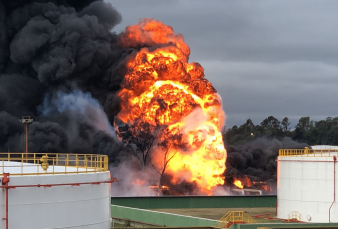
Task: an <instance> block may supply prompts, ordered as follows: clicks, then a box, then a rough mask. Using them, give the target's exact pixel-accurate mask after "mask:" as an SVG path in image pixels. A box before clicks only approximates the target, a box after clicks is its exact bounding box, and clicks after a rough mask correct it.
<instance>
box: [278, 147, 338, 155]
mask: <svg viewBox="0 0 338 229" xmlns="http://www.w3.org/2000/svg"><path fill="white" fill-rule="evenodd" d="M337 154H338V150H337V149H309V148H307V147H305V149H280V150H279V156H280V157H291V156H298V157H332V156H337Z"/></svg>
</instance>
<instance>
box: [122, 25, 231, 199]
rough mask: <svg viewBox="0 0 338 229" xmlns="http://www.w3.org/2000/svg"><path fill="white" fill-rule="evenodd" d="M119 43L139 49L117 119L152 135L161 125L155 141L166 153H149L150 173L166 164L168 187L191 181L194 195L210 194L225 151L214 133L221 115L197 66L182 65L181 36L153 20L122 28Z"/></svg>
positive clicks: (217, 132) (218, 134)
mask: <svg viewBox="0 0 338 229" xmlns="http://www.w3.org/2000/svg"><path fill="white" fill-rule="evenodd" d="M121 41H122V45H125V46H126V47H130V46H134V47H136V48H139V47H140V46H141V47H144V48H141V49H140V51H139V52H137V53H135V55H134V57H133V58H131V59H130V60H129V61H128V63H127V74H126V75H125V79H124V81H123V83H122V85H121V86H122V90H121V91H120V92H119V94H118V95H119V96H120V98H121V99H122V105H121V108H122V109H121V111H120V112H119V114H118V118H119V119H120V120H122V121H123V122H124V123H127V124H129V125H138V124H140V125H141V123H142V125H143V124H144V123H147V124H148V126H150V127H151V128H152V129H153V130H154V129H156V128H158V127H160V126H165V128H164V129H163V131H162V132H161V133H160V134H159V135H158V136H156V137H157V138H158V139H157V141H158V142H166V145H165V146H167V151H166V152H165V154H163V152H161V151H160V149H159V148H158V147H154V148H153V151H154V152H153V154H152V163H153V165H154V166H155V168H157V169H159V170H160V169H161V168H162V167H163V164H164V163H165V162H166V161H165V160H168V159H170V161H169V160H168V164H167V165H166V167H165V173H166V174H170V175H171V177H172V181H171V182H172V183H178V182H181V181H183V180H185V181H189V182H196V184H197V185H198V187H199V190H201V191H202V192H204V193H206V194H211V192H212V188H213V187H215V186H216V185H219V184H223V183H224V180H223V179H222V174H223V173H224V171H225V160H226V150H225V149H224V144H223V140H222V135H221V132H220V130H221V128H222V126H223V123H224V119H225V115H224V112H223V110H222V106H221V99H220V97H219V96H218V94H217V93H216V90H215V88H214V87H213V86H212V85H211V83H210V82H209V81H208V80H207V79H205V78H204V69H203V67H202V66H201V65H200V64H198V63H188V59H189V54H190V50H189V47H188V45H187V44H185V42H184V40H183V37H182V36H181V35H175V34H174V32H173V29H172V28H171V27H170V26H167V25H164V24H162V23H161V22H159V21H156V20H153V19H144V20H142V21H140V23H139V24H138V25H133V26H129V27H127V28H126V32H125V33H124V35H122V37H121ZM149 47H151V48H149ZM178 134H180V135H179V136H181V137H180V138H179V139H178V138H177V137H175V136H178ZM178 140H179V141H180V142H184V144H178ZM172 146H175V147H172ZM163 155H165V156H163Z"/></svg>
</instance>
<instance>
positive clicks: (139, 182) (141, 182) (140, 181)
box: [132, 179, 146, 186]
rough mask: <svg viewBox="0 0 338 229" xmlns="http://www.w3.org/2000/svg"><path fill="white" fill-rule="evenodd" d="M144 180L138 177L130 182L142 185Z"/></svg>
mask: <svg viewBox="0 0 338 229" xmlns="http://www.w3.org/2000/svg"><path fill="white" fill-rule="evenodd" d="M145 183H146V182H145V181H143V180H140V179H136V180H134V181H133V182H132V184H138V185H141V186H142V185H144V184H145Z"/></svg>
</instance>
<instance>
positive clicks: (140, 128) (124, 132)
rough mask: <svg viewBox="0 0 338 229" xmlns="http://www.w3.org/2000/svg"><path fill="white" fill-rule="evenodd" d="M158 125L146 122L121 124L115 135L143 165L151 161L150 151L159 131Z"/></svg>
mask: <svg viewBox="0 0 338 229" xmlns="http://www.w3.org/2000/svg"><path fill="white" fill-rule="evenodd" d="M160 129H161V128H160V126H153V125H150V124H149V123H147V122H143V121H140V122H135V123H134V124H132V125H127V124H125V125H123V126H120V127H119V128H118V131H117V135H118V137H119V138H120V139H121V140H122V142H123V143H127V144H128V146H129V147H130V148H131V149H132V150H133V152H134V155H135V156H136V157H137V158H138V159H139V161H140V164H141V165H142V166H143V167H145V166H146V165H147V164H148V163H150V162H151V151H152V148H153V146H154V144H155V141H156V138H157V136H158V134H159V133H160Z"/></svg>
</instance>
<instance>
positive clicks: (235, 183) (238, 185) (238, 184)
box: [234, 180, 243, 189]
mask: <svg viewBox="0 0 338 229" xmlns="http://www.w3.org/2000/svg"><path fill="white" fill-rule="evenodd" d="M234 185H236V186H237V187H238V188H240V189H243V185H242V181H240V180H235V181H234Z"/></svg>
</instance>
